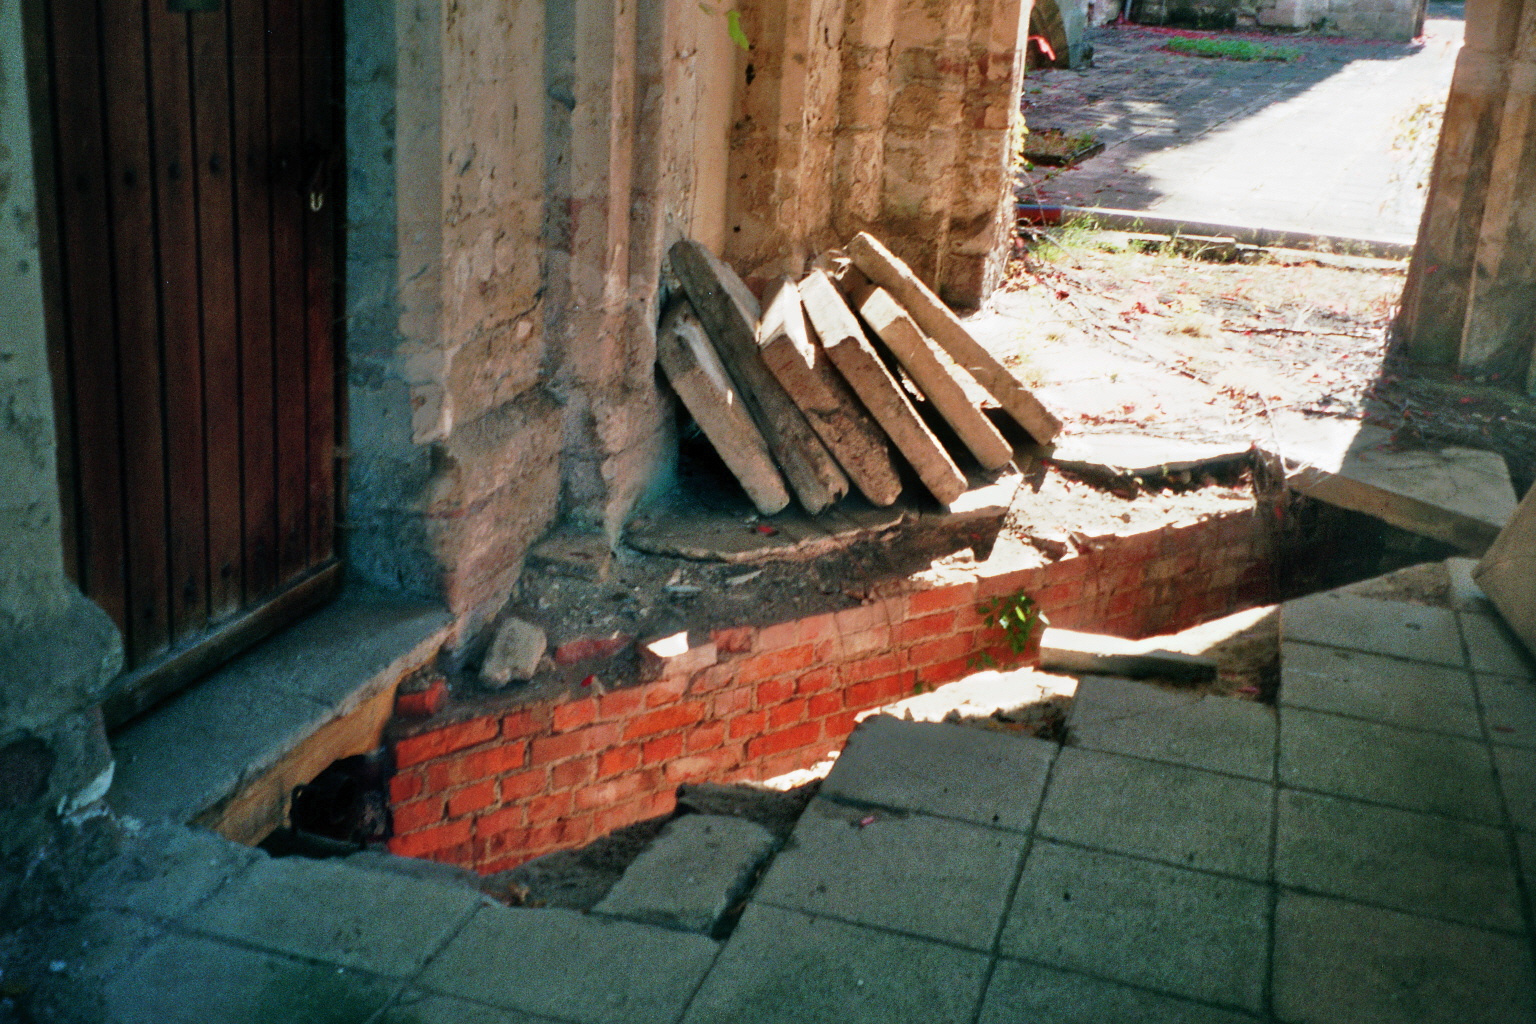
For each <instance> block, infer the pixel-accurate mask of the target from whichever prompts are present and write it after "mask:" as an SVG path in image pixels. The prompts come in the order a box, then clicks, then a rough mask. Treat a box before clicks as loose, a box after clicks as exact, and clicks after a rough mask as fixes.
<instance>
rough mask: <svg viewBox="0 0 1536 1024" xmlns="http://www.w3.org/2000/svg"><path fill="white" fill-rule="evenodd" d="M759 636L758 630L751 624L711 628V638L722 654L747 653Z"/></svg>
mask: <svg viewBox="0 0 1536 1024" xmlns="http://www.w3.org/2000/svg"><path fill="white" fill-rule="evenodd" d="M756 637H757V630H755V629H753V628H752V627H751V626H736V627H734V628H732V629H716V630H711V631H710V634H709V638H710V640H712V641H714V644H715V649H716V650H718V651H719V652H720V653H721V654H746V653H747V652H748V651H750V650H751V649H752V641H753V640H755V639H756Z"/></svg>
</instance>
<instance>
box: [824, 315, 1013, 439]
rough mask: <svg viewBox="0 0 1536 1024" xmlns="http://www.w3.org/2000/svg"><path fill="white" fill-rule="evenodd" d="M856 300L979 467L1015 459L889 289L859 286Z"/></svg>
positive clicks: (866, 319) (867, 321) (867, 318)
mask: <svg viewBox="0 0 1536 1024" xmlns="http://www.w3.org/2000/svg"><path fill="white" fill-rule="evenodd" d="M854 304H855V305H856V306H857V307H858V310H859V314H860V315H861V316H862V317H863V318H864V322H865V323H867V324H869V326H870V328H871V329H872V330H873V331H874V332H875V333H876V334H878V335H879V336H880V340H881V341H883V342H885V344H886V346H887V347H888V348H889V349H890V350H891V351H892V352H894V353H895V354H896V358H897V359H899V360H900V361H901V365H902V367H903V368H904V369H905V370H906V371H907V373H908V374H910V375H911V377H912V380H913V382H914V383H916V384H917V386H918V388H920V389H921V390H922V392H923V394H924V395H926V396H928V401H930V402H932V403H933V406H934V408H935V409H937V410H938V411H939V415H940V416H942V417H944V421H945V422H946V423H948V424H949V425H950V426H951V427H953V428H954V430H955V433H956V434H958V435H959V436H960V440H961V441H962V442H964V444H965V446H966V447H967V448H969V449H970V450H971V454H972V455H974V456H976V461H977V462H979V463H981V465H982V467H983V468H985V469H1001V468H1002V467H1004V466H1006V465H1008V463H1010V462H1012V461H1013V446H1012V445H1010V444H1009V443H1008V442H1007V441H1006V440H1004V439H1003V435H1002V434H1000V433H998V430H997V428H996V427H994V426H993V425H992V421H991V420H989V419H987V417H986V416H984V415H983V414H982V412H981V410H980V409H978V408H976V407H975V406H974V405H972V404H971V401H970V399H968V398H966V396H965V390H964V389H963V388H962V387H961V386H960V383H959V382H958V381H957V380H956V379H955V377H954V375H953V373H952V372H951V371H950V369H949V368H948V367H946V366H945V365H944V362H943V361H941V360H940V358H939V356H938V355H937V354H936V353H935V352H934V351H933V347H932V343H931V342H930V341H929V340H928V339H927V338H926V337H924V336H923V332H922V331H920V330H919V329H918V327H917V324H915V323H914V322H913V321H912V318H911V317H910V316H908V315H907V311H906V310H904V309H902V308H901V306H900V305H899V304H898V303H897V302H896V300H895V299H893V298H892V297H891V293H890V292H888V291H886V290H885V289H884V288H874V287H871V288H865V289H861V290H860V293H858V294H856V296H855V298H854Z"/></svg>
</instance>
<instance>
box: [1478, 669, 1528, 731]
mask: <svg viewBox="0 0 1536 1024" xmlns="http://www.w3.org/2000/svg"><path fill="white" fill-rule="evenodd" d="M1475 678H1476V679H1477V695H1478V699H1479V702H1480V703H1481V704H1482V707H1483V724H1484V725H1485V726H1487V728H1488V740H1489V742H1491V743H1497V744H1502V745H1505V746H1511V747H1536V681H1532V680H1529V679H1509V678H1506V677H1504V676H1489V675H1484V674H1482V673H1481V672H1479V673H1477V675H1476V676H1475Z"/></svg>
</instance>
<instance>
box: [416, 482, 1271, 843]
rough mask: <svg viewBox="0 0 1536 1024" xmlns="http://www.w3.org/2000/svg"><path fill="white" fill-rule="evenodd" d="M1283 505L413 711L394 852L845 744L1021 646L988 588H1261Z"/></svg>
mask: <svg viewBox="0 0 1536 1024" xmlns="http://www.w3.org/2000/svg"><path fill="white" fill-rule="evenodd" d="M1272 522H1273V520H1272V519H1271V517H1270V516H1268V515H1267V514H1266V515H1261V514H1257V513H1255V512H1253V511H1242V512H1235V513H1228V514H1224V515H1219V516H1214V517H1212V518H1209V519H1205V520H1200V521H1195V522H1187V523H1179V524H1171V525H1169V526H1167V527H1164V528H1162V529H1160V530H1156V531H1153V532H1150V533H1145V534H1140V535H1136V536H1131V537H1123V538H1106V539H1103V540H1101V541H1100V542H1099V543H1098V545H1097V546H1096V547H1094V548H1093V549H1091V550H1088V551H1086V552H1082V553H1078V554H1074V555H1071V556H1069V557H1065V558H1061V559H1058V560H1054V561H1051V560H1047V559H1045V558H1044V557H1043V556H1038V555H1036V553H1035V552H1034V551H1033V549H1029V550H1028V551H1025V552H1018V551H1017V549H1015V550H1016V557H1010V556H1007V555H1004V554H1002V553H996V554H994V555H993V557H992V558H991V559H990V560H989V561H987V562H986V563H983V564H982V565H980V566H978V567H975V568H974V569H967V570H944V571H935V572H933V573H931V574H928V575H921V576H918V577H914V578H912V579H905V580H900V581H896V582H893V583H892V584H890V585H888V586H887V587H886V588H884V590H883V592H882V594H881V596H878V597H876V598H874V599H872V600H871V601H869V602H867V603H865V604H862V605H860V606H858V607H853V608H848V609H845V610H842V611H836V612H829V613H824V614H820V615H814V616H811V617H809V618H804V619H799V620H793V621H789V622H781V623H778V624H776V625H771V626H765V627H762V628H757V627H740V628H733V629H720V630H715V631H714V632H713V633H712V634H711V635H710V636H709V638H708V639H707V640H703V639H702V638H700V642H696V643H694V644H693V645H692V646H691V647H688V649H686V650H679V651H675V652H669V653H668V655H666V656H662V655H659V654H656V653H653V652H651V651H649V650H645V649H643V650H642V653H641V659H642V673H643V679H644V681H643V682H641V683H639V684H638V685H629V686H625V687H622V688H620V689H615V690H613V691H612V692H606V693H601V694H598V693H594V692H592V691H591V690H590V689H586V688H578V689H576V690H575V691H574V692H570V693H567V694H565V695H563V696H560V697H557V698H554V699H546V700H541V701H537V702H532V703H524V704H516V703H506V704H503V705H502V706H499V707H496V706H492V705H488V704H487V703H485V702H484V701H481V702H480V703H478V704H475V703H472V702H469V703H466V704H465V705H464V706H463V707H461V708H458V709H454V708H452V707H450V708H448V709H446V710H444V711H442V712H441V713H440V714H439V716H438V717H437V718H436V719H433V720H428V721H426V722H420V723H415V724H411V725H403V726H401V725H397V728H398V729H399V731H398V732H396V734H395V741H394V756H395V762H396V766H397V769H398V771H397V774H396V775H395V776H394V779H393V780H392V782H391V798H392V804H393V814H394V827H395V833H396V837H395V838H394V839H393V840H391V843H390V849H391V850H392V851H394V852H395V853H399V854H403V855H407V856H412V857H428V858H432V859H435V860H440V861H447V862H450V863H455V864H461V865H464V866H467V867H473V868H475V869H476V870H477V871H481V872H485V873H489V872H494V871H499V870H502V869H504V868H508V867H512V866H514V865H516V864H518V863H521V862H522V861H525V860H528V859H529V858H531V857H535V856H538V855H540V854H543V853H548V852H550V851H552V850H556V849H560V848H564V847H570V846H577V845H580V844H582V843H584V842H587V841H588V840H590V839H594V838H596V837H597V836H600V835H604V834H606V833H608V832H611V831H613V830H614V829H616V828H620V827H622V826H624V825H628V824H631V823H633V822H635V821H640V820H642V819H645V818H649V817H653V816H655V815H659V814H665V813H667V812H669V811H670V810H671V809H672V804H673V794H674V791H675V790H676V788H677V786H678V785H679V784H681V783H685V782H701V781H712V782H727V781H738V780H760V779H765V778H771V777H773V776H776V775H781V774H784V773H786V772H789V771H793V770H795V769H799V768H805V767H809V766H810V765H812V764H814V763H815V762H817V761H820V760H822V759H824V758H825V757H826V756H827V754H828V752H830V751H833V750H836V749H838V748H839V747H841V745H842V742H843V740H844V739H845V738H846V737H847V735H848V733H849V732H851V731H852V729H853V726H854V720H855V717H856V716H857V715H858V714H859V713H860V712H862V711H866V710H868V709H870V708H875V707H879V706H881V705H883V704H887V703H890V702H892V701H894V700H898V699H900V698H902V697H906V696H910V695H911V694H912V693H913V692H914V689H915V688H916V687H918V686H923V687H925V688H926V687H932V686H935V685H938V684H941V683H946V682H951V681H953V680H956V679H959V678H961V677H963V676H965V675H967V674H969V673H970V672H971V671H974V670H975V666H976V661H975V657H976V656H977V655H979V654H981V653H983V652H985V653H988V654H991V655H992V656H993V657H994V658H996V659H997V660H999V661H1003V660H1005V659H1006V658H1007V657H1009V655H1008V653H1007V649H1006V645H1005V644H1004V642H1003V641H1004V637H1003V635H1002V633H1001V632H1000V631H999V630H996V629H989V628H987V627H986V626H985V625H984V623H983V616H982V614H981V612H980V611H979V609H978V605H979V603H980V602H983V601H986V600H987V599H988V598H991V597H994V596H1002V595H1010V594H1016V593H1019V592H1024V593H1027V594H1029V595H1030V596H1031V597H1033V598H1034V599H1035V601H1036V602H1037V603H1038V604H1039V606H1040V607H1041V609H1042V610H1043V611H1045V613H1046V614H1047V615H1048V616H1049V617H1050V621H1051V623H1052V624H1053V625H1057V626H1064V627H1068V628H1074V629H1087V630H1095V631H1099V632H1107V633H1113V634H1117V635H1120V636H1127V637H1141V636H1150V635H1156V634H1161V633H1168V632H1173V631H1176V630H1179V629H1182V628H1185V627H1187V626H1191V625H1194V624H1196V623H1199V622H1203V621H1206V620H1208V619H1211V618H1215V617H1217V616H1220V615H1224V614H1227V613H1229V612H1232V611H1235V610H1237V609H1239V608H1244V607H1249V606H1252V605H1255V604H1262V603H1264V602H1265V601H1266V600H1268V599H1269V597H1270V594H1271V589H1272V581H1271V569H1272V565H1273V562H1274V554H1275V552H1274V542H1275V532H1274V530H1273V529H1272Z"/></svg>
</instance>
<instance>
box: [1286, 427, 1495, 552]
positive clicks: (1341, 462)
mask: <svg viewBox="0 0 1536 1024" xmlns="http://www.w3.org/2000/svg"><path fill="white" fill-rule="evenodd" d="M1283 429H1284V437H1283V439H1282V442H1281V444H1282V452H1281V454H1282V455H1283V457H1284V459H1285V467H1286V477H1285V482H1286V485H1287V486H1288V487H1290V488H1291V489H1292V490H1294V491H1298V492H1300V493H1302V494H1305V495H1307V496H1308V497H1311V498H1316V499H1317V500H1319V501H1326V502H1328V503H1329V504H1332V505H1338V506H1339V507H1341V508H1347V509H1351V510H1353V511H1356V512H1364V513H1366V514H1368V515H1372V516H1375V517H1376V518H1378V519H1380V520H1382V521H1383V522H1387V523H1390V524H1392V525H1393V526H1397V527H1400V528H1402V529H1404V530H1408V531H1410V532H1412V533H1418V534H1421V535H1423V536H1426V537H1431V538H1433V539H1435V540H1441V541H1445V542H1446V543H1448V544H1454V545H1456V546H1457V547H1460V548H1461V549H1463V550H1464V551H1467V552H1468V553H1470V554H1473V555H1480V554H1482V553H1483V552H1484V551H1486V550H1487V549H1488V546H1489V545H1490V544H1492V543H1493V541H1494V538H1495V537H1497V536H1498V533H1499V531H1500V530H1501V529H1503V528H1504V525H1505V524H1506V523H1508V522H1509V520H1510V517H1511V516H1512V515H1513V514H1514V511H1515V503H1516V498H1515V490H1514V487H1513V485H1511V483H1510V480H1509V467H1508V466H1506V465H1505V463H1504V459H1503V458H1502V457H1501V456H1499V455H1496V454H1494V453H1493V452H1485V451H1479V450H1477V449H1473V448H1454V447H1447V448H1440V449H1435V450H1422V451H1400V450H1395V449H1394V448H1393V446H1392V444H1391V435H1390V433H1389V432H1388V431H1386V430H1385V429H1383V428H1381V427H1368V426H1360V425H1358V424H1356V423H1353V422H1351V421H1331V422H1326V423H1322V424H1316V423H1309V422H1307V421H1305V420H1304V419H1295V418H1293V420H1291V421H1288V422H1287V424H1286V425H1285V427H1284V428H1283Z"/></svg>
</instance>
